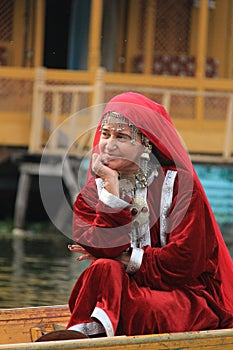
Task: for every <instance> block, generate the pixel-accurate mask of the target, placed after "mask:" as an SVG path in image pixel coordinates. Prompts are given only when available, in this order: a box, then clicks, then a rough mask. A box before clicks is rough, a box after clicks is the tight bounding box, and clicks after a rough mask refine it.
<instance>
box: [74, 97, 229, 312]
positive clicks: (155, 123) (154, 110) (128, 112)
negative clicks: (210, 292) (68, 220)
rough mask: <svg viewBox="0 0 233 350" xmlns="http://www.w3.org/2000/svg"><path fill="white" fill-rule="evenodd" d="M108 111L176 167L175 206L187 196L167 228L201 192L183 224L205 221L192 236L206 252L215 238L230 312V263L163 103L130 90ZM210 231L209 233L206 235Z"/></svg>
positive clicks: (165, 164) (223, 293)
mask: <svg viewBox="0 0 233 350" xmlns="http://www.w3.org/2000/svg"><path fill="white" fill-rule="evenodd" d="M109 111H114V112H117V113H119V114H122V115H124V116H125V117H126V118H127V119H128V120H129V121H131V122H132V123H133V124H134V125H135V126H137V128H138V129H139V130H140V131H141V132H142V133H143V134H144V135H145V136H146V137H147V138H148V139H149V140H150V142H151V143H152V144H153V153H154V155H155V157H156V158H157V159H158V161H159V163H160V165H161V167H162V169H163V170H164V171H166V169H168V168H172V169H175V170H177V172H178V173H177V174H178V198H177V200H176V203H177V206H178V205H179V206H180V201H179V195H180V196H181V197H182V194H184V193H189V198H188V199H187V203H186V205H184V206H183V207H182V208H181V207H177V208H176V204H175V206H174V209H173V211H172V212H171V214H170V215H169V217H168V221H169V222H170V224H168V227H170V229H171V230H174V229H175V227H179V223H180V222H181V221H182V219H184V217H185V214H186V211H187V206H188V205H189V203H190V202H191V200H192V193H193V189H194V188H195V190H196V191H198V192H199V193H201V196H202V198H203V205H202V208H203V213H202V212H200V211H199V212H198V211H196V210H195V207H194V208H193V218H192V223H191V224H190V223H189V222H187V223H186V224H187V226H190V225H192V224H194V226H193V230H197V231H198V227H199V222H201V221H202V220H205V223H204V224H202V225H201V227H202V230H203V231H202V232H197V234H196V236H195V235H194V236H195V239H196V240H198V239H200V238H199V236H201V237H206V238H205V241H206V242H207V243H205V244H206V248H205V249H206V250H207V252H208V249H212V248H211V244H212V243H211V242H209V241H208V240H210V239H209V237H212V238H214V239H215V240H217V245H218V257H217V262H216V269H217V270H218V276H219V277H218V278H219V279H220V281H221V297H220V298H221V299H222V300H223V303H224V305H225V308H226V309H227V310H228V312H230V313H231V314H233V298H232V293H233V262H232V259H231V256H230V254H229V251H228V249H227V247H226V245H225V242H224V240H223V237H222V234H221V232H220V229H219V227H218V224H217V222H216V219H215V217H214V214H213V212H212V209H211V207H210V204H209V202H208V199H207V197H206V194H205V192H204V190H203V187H202V185H201V183H200V181H199V179H198V176H197V175H196V172H195V170H194V168H193V165H192V163H191V161H190V158H189V155H188V153H187V151H186V150H185V147H184V145H183V144H182V142H181V139H180V137H179V135H178V133H177V131H176V129H175V127H174V125H173V123H172V121H171V118H170V116H169V115H168V113H167V112H166V110H165V109H164V107H163V106H161V105H159V104H157V103H155V102H153V101H152V100H150V99H148V98H146V97H145V96H143V95H141V94H138V93H133V92H127V93H123V94H120V95H117V96H116V97H114V98H112V99H111V100H110V102H109V103H108V104H107V105H106V108H105V110H104V113H103V115H104V114H105V113H107V112H109ZM100 123H101V122H100ZM99 130H100V125H99V127H98V128H97V131H96V134H95V138H94V143H93V149H96V148H97V147H98V143H99V139H100V131H99ZM93 176H94V175H93V174H92V173H91V171H89V174H88V181H90V180H91V179H92V178H93ZM186 197H187V196H186ZM149 200H150V198H149ZM151 200H152V201H154V200H155V199H154V198H152V197H151ZM178 203H179V204H178ZM76 205H77V204H76ZM150 209H151V208H150ZM152 210H153V209H152ZM202 214H203V215H202ZM203 227H204V229H203ZM189 229H190V228H189ZM210 232H211V234H210V235H209V233H210ZM162 249H166V246H165V247H164V248H161V250H162ZM206 256H207V259H208V254H206ZM175 259H176V256H174V260H175ZM194 264H195V263H194ZM205 264H206V265H208V261H206V262H205ZM194 268H195V266H194Z"/></svg>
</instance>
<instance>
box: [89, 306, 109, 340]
mask: <svg viewBox="0 0 233 350" xmlns="http://www.w3.org/2000/svg"><path fill="white" fill-rule="evenodd" d="M91 317H95V318H97V320H99V321H100V322H101V323H102V325H103V326H104V329H105V332H106V334H107V337H114V330H113V326H112V322H111V320H110V318H109V317H108V315H107V314H106V312H105V311H104V310H102V309H100V308H99V307H97V306H96V307H95V308H94V311H93V312H92V314H91Z"/></svg>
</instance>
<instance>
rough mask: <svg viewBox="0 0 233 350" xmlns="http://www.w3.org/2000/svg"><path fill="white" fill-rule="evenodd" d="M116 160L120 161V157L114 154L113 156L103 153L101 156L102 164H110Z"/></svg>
mask: <svg viewBox="0 0 233 350" xmlns="http://www.w3.org/2000/svg"><path fill="white" fill-rule="evenodd" d="M116 159H122V157H120V156H117V155H115V154H114V155H113V154H108V153H105V154H104V155H103V156H102V162H103V163H108V162H111V161H113V160H116Z"/></svg>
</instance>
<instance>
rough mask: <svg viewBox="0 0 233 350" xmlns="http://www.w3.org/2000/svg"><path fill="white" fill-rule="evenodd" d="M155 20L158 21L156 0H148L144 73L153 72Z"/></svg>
mask: <svg viewBox="0 0 233 350" xmlns="http://www.w3.org/2000/svg"><path fill="white" fill-rule="evenodd" d="M155 21H156V2H155V1H154V0H148V1H147V7H146V34H145V48H144V73H146V74H152V69H153V56H154V41H155Z"/></svg>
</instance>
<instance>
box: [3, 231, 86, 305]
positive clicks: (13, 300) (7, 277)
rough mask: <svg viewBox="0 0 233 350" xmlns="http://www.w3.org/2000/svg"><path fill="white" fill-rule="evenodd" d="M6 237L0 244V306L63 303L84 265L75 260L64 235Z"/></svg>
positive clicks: (66, 299)
mask: <svg viewBox="0 0 233 350" xmlns="http://www.w3.org/2000/svg"><path fill="white" fill-rule="evenodd" d="M10 236H11V234H10V233H9V237H7V238H6V237H5V238H1V245H0V286H1V287H0V308H12V307H24V306H38V305H54V304H66V303H67V301H68V297H69V294H70V292H71V289H72V287H73V285H74V283H75V281H76V279H77V277H78V275H79V274H80V273H81V272H82V271H83V269H84V268H85V266H86V263H83V262H82V263H77V262H76V261H75V258H76V257H77V256H75V254H73V255H72V254H71V253H70V252H69V251H68V249H67V244H68V241H67V240H66V238H65V237H63V236H62V234H59V233H57V234H56V236H54V235H53V237H52V238H49V237H46V235H45V237H42V238H41V237H40V238H39V239H38V238H33V239H31V238H30V239H29V238H27V237H19V236H15V237H12V236H11V238H10Z"/></svg>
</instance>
